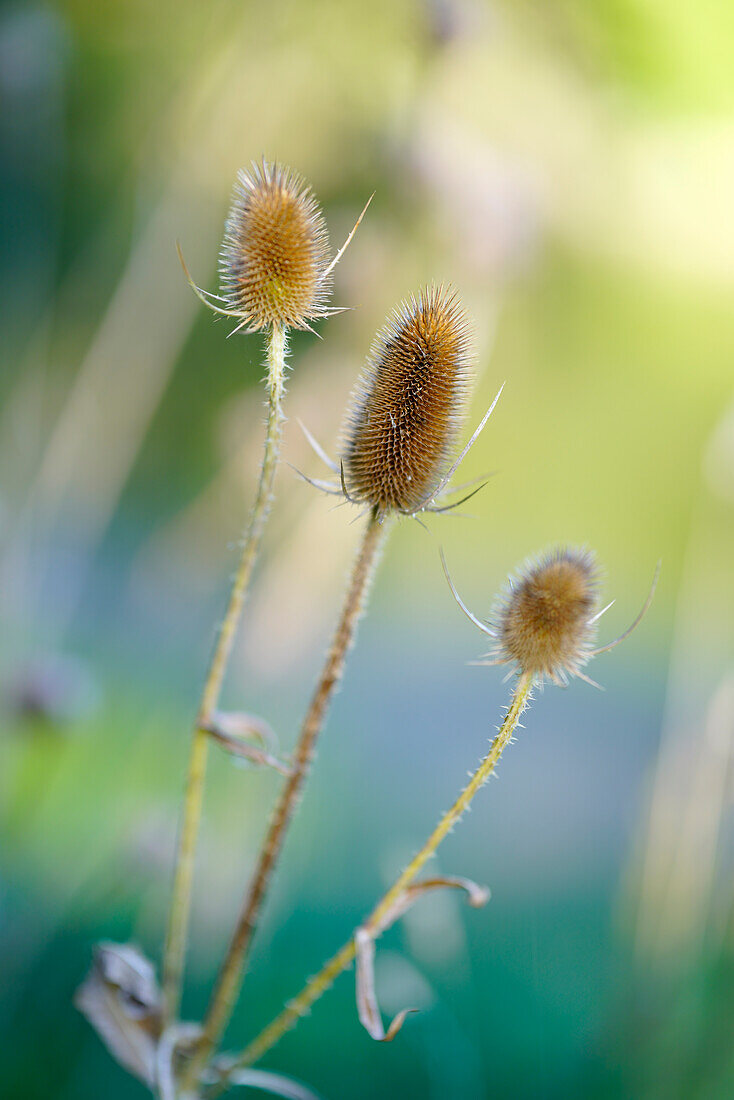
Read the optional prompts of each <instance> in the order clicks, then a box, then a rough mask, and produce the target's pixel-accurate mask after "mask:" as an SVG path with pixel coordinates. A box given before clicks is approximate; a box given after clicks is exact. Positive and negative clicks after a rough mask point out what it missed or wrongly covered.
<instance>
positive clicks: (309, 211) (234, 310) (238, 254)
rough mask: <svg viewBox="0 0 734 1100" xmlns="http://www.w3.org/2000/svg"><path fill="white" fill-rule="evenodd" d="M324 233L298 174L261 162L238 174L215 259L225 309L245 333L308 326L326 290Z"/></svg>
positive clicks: (317, 211) (318, 314) (328, 268)
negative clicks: (279, 326)
mask: <svg viewBox="0 0 734 1100" xmlns="http://www.w3.org/2000/svg"><path fill="white" fill-rule="evenodd" d="M332 267H333V265H330V262H329V238H328V234H327V230H326V224H325V222H324V218H323V215H322V213H321V210H320V208H319V206H318V203H317V202H316V199H315V198H314V195H313V193H312V192H311V189H310V188H309V187H308V185H307V184H306V183H305V182H304V181H303V179H302V178H301V177H300V176H299V175H297V174H296V173H295V172H292V171H291V170H290V169H289V168H284V167H282V166H281V165H279V164H268V163H267V162H266V161H265V160H263V161H262V162H261V163H260V164H255V163H253V165H252V167H251V168H250V169H249V171H244V170H243V171H240V173H239V175H238V178H237V184H236V186H235V193H234V199H233V202H232V207H231V210H230V214H229V218H228V220H227V226H226V230H225V237H224V243H223V245H222V252H221V257H220V284H221V291H222V296H223V298H224V301H225V303H226V307H227V310H228V311H230V312H231V315H234V316H237V317H240V318H242V321H243V324H244V325H246V326H247V328H248V329H249V330H250V331H254V330H257V329H263V328H266V327H268V326H270V325H282V326H283V327H289V328H309V327H310V326H309V321H313V320H316V319H318V318H319V317H323V316H324V315H325V313H326V312H327V309H326V303H327V301H328V298H329V293H330V290H331V269H332Z"/></svg>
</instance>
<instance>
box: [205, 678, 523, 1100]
mask: <svg viewBox="0 0 734 1100" xmlns="http://www.w3.org/2000/svg"><path fill="white" fill-rule="evenodd" d="M532 684H533V681H532V677H531V676H530V675H528V674H524V675H521V676H520V678H519V679H518V681H517V684H516V685H515V690H514V692H513V695H512V699H511V701H510V706H509V708H508V711H507V714H506V715H505V718H504V721H503V722H502V725H501V726H500V728H499V732H498V733H497V736H496V737H495V738H494V741H493V742H492V745H491V748H490V750H489V752H488V753H487V755H486V756H485V758H484V760H483V761H482V763H481V764H480V765H479V767H478V768H477V770H476V771H475V773H474V775H473V776H472V778H471V779H470V781H469V783H468V785H467V786H466V787H465V789H464V790H463V791H462V792H461V794H460V795H459V797H458V798H457V800H456V802H455V803H454V805H453V806H452V807H451V809H450V810H448V811H447V812H446V813H445V814H444V815H443V817H442V818H441V820H440V821H439V823H438V825H437V826H436V828H435V829H434V830H433V832H432V833H431V835H430V837H429V838H428V840H427V841H426V843H425V844H424V845H423V847H422V848H421V849H420V851H419V852H417V853H416V855H415V856H414V857H413V859H412V860H411V861H410V863H409V864H408V866H407V867H406V868H405V870H404V871H403V873H402V874H401V875H400V876H399V878H398V879H397V880H396V882H395V883H394V885H393V886H392V887H391V888H390V889H389V890H388V891H387V893H386V894H385V895H384V896H383V897H382V899H381V900H380V901H379V902H378V904H377V905H376V906H375V908H374V909H373V911H372V913H371V914H370V916H369V917H368V918H367V920H366V921H365V922H364V924H363V925H362V927H363V928H365V929H366V930H367V931H368V932H369V931H371V932H374V933H375V935H376V936H377V935H380V932H381V922H382V918H383V917H384V915H385V914H386V913H387V912H388V910H389V909H390V908H391V907H392V906H393V904H394V903H395V901H396V900H397V899H398V898H399V897H400V895H401V894H402V893H403V891H404V890H405V889H406V887H407V886H409V885H410V884H411V882H412V881H413V880H414V879H415V877H416V876H417V875H418V874H419V872H420V871H421V870H422V868H423V867H424V865H425V864H426V862H427V861H428V860H429V859H430V858H431V856H432V855H433V854H434V853H435V851H436V849H437V848H438V846H439V844H440V843H441V841H442V840H443V839H444V837H445V836H446V835H447V833H449V832H450V831H451V830H452V829H453V827H454V825H456V823H457V822H458V820H459V819H460V818H461V817H462V815H463V814H464V813H465V811H466V810H467V808H468V806H469V803H470V802H471V800H472V799H473V798H474V795H475V794H476V793H477V791H478V790H479V788H480V787H482V786H483V785H484V784H485V783H486V782H487V780H488V779H489V777H490V775H491V774H492V772H493V771H494V769H495V767H496V766H497V762H498V760H499V758H500V756H501V755H502V753H503V751H504V749H505V748H506V747H507V745H509V743H510V741H511V740H512V737H513V734H514V732H515V730H516V728H517V724H518V722H519V720H520V715H521V714H522V712H523V710H524V709H525V707H526V706H527V704H528V701H529V696H530V691H531V688H532ZM355 954H356V946H355V940H354V937H352V938H351V939H350V940H349V941H348V942H347V943H345V944H344V946H343V947H342V948H341V949H340V950H339V951H338V952H337V953H336V955H334V956H333V957H332V958H331V959H330V960H329V961H328V962H327V963H326V964H325V966H324V967H323V968H322V969H321V970H320V971H319V973H318V974H317V975H316V976H315V977H314V978H311V980H310V981H309V982H308V983H307V984H306V985H305V986H304V988H303V989H302V990H301V992H300V993H299V994H298V996H297V997H295V998H294V999H293V1000H292V1001H290V1002H289V1003H288V1005H287V1007H286V1008H284V1009H283V1011H282V1012H281V1013H280V1015H279V1016H276V1018H275V1019H274V1020H273V1021H272V1022H271V1023H270V1024H268V1026H267V1027H266V1028H265V1029H264V1030H263V1031H261V1032H260V1034H259V1035H258V1036H257V1038H255V1039H253V1041H252V1042H251V1043H250V1044H249V1046H248V1047H246V1048H245V1050H244V1051H243V1052H242V1053H241V1054H240V1055H239V1057H238V1058H237V1059H236V1060H235V1062H234V1064H233V1065H232V1066H231V1070H230V1072H233V1071H234V1070H235V1069H241V1068H243V1067H245V1066H250V1065H252V1064H253V1063H255V1062H258V1061H259V1060H260V1059H261V1058H262V1056H263V1055H264V1054H267V1052H268V1051H269V1050H271V1049H272V1048H273V1047H274V1046H275V1044H276V1043H277V1042H278V1041H279V1040H280V1039H281V1038H282V1037H283V1035H285V1033H286V1032H287V1031H289V1030H290V1028H292V1027H293V1026H294V1025H295V1024H296V1023H297V1022H298V1020H299V1019H300V1018H301V1016H304V1015H305V1014H306V1013H307V1012H308V1011H309V1009H310V1008H311V1006H312V1005H313V1004H314V1002H315V1001H317V1000H318V999H319V997H321V996H322V995H323V994H324V993H326V991H327V990H328V989H329V988H330V987H331V985H332V984H333V982H334V980H335V979H336V978H337V977H338V976H339V975H340V974H341V973H342V971H343V970H346V969H347V967H348V966H349V965H350V964H351V963H352V962H353V960H354V957H355ZM223 1085H224V1087H226V1077H225V1079H224V1081H223ZM219 1091H221V1089H220V1090H219Z"/></svg>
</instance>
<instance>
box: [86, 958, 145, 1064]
mask: <svg viewBox="0 0 734 1100" xmlns="http://www.w3.org/2000/svg"><path fill="white" fill-rule="evenodd" d="M74 1004H75V1005H76V1007H77V1008H78V1009H79V1011H80V1012H81V1013H82V1014H83V1015H84V1016H86V1018H87V1020H88V1021H89V1023H90V1024H91V1025H92V1027H93V1028H94V1029H95V1031H96V1032H97V1034H98V1035H99V1036H100V1038H101V1039H102V1041H103V1042H104V1043H105V1045H106V1046H107V1048H108V1050H109V1051H110V1053H111V1054H112V1055H113V1057H115V1058H116V1059H117V1061H118V1062H119V1063H120V1065H122V1066H124V1067H125V1069H127V1070H129V1072H130V1073H132V1074H133V1075H134V1076H135V1077H138V1078H140V1080H141V1081H144V1082H145V1083H146V1084H147V1085H152V1084H153V1082H154V1081H155V1075H156V1047H157V1044H158V1040H159V1038H160V1034H161V1010H162V998H161V991H160V988H159V986H158V982H157V981H156V977H155V970H154V967H153V964H152V963H151V962H150V961H149V960H148V959H146V958H145V956H144V955H143V954H142V952H141V951H139V949H138V948H137V947H134V946H133V945H132V944H126V943H100V944H98V945H97V947H96V948H95V952H94V961H93V963H92V967H91V970H90V971H89V974H88V975H87V977H86V978H85V980H84V982H83V983H82V985H81V986H80V987H79V989H78V990H77V992H76V996H75V998H74Z"/></svg>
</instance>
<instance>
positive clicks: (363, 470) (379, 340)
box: [344, 286, 469, 515]
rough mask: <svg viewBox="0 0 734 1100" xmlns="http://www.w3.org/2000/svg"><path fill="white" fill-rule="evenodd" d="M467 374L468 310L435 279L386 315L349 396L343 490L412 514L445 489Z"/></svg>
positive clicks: (380, 508)
mask: <svg viewBox="0 0 734 1100" xmlns="http://www.w3.org/2000/svg"><path fill="white" fill-rule="evenodd" d="M468 380H469V333H468V323H467V318H466V314H465V313H464V310H463V308H462V306H461V303H460V301H459V299H458V297H457V295H456V293H455V292H453V291H451V290H447V289H445V288H443V287H440V286H439V287H436V286H431V287H429V288H428V289H425V290H422V291H421V292H420V293H419V294H418V297H417V298H416V297H413V296H411V298H410V299H409V300H406V301H404V302H403V303H402V304H401V305H400V306H398V308H397V309H396V310H394V311H393V313H391V314H390V316H389V317H388V319H387V321H386V323H385V325H384V326H383V328H382V329H381V330H380V332H378V334H377V336H376V337H375V340H374V342H373V344H372V347H371V349H370V354H369V356H368V359H367V363H366V366H365V369H364V371H363V374H362V377H361V378H360V380H359V382H358V384H357V387H356V390H355V393H354V395H353V399H352V405H351V408H350V411H349V414H348V417H347V424H346V429H345V433H344V434H345V440H344V444H345V445H344V475H345V478H344V479H345V486H346V490H347V492H348V494H349V496H350V498H352V499H353V500H355V501H357V502H359V503H365V504H367V505H369V506H370V507H371V508H373V509H374V510H375V511H376V512H377V513H378V514H383V515H384V514H387V513H388V512H393V511H395V512H403V513H405V514H408V515H413V514H415V513H416V512H418V511H420V510H421V509H422V508H424V507H425V506H426V505H428V504H429V503H430V502H431V501H432V499H433V498H434V496H435V494H436V492H437V491H438V489H439V488H440V483H441V477H442V475H443V474H444V473H445V470H446V466H447V462H448V458H449V456H450V454H451V451H452V448H453V447H454V445H455V443H456V438H457V434H458V431H459V428H460V425H461V419H462V412H463V409H464V404H465V398H466V392H467V386H468Z"/></svg>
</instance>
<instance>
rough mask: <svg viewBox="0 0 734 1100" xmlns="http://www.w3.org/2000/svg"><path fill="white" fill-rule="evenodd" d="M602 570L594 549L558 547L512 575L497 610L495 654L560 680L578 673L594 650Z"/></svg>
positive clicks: (521, 667)
mask: <svg viewBox="0 0 734 1100" xmlns="http://www.w3.org/2000/svg"><path fill="white" fill-rule="evenodd" d="M598 591H599V569H598V566H597V564H596V560H595V558H594V556H593V554H591V552H590V551H588V550H584V549H566V548H564V547H557V548H554V549H553V550H551V551H550V552H548V553H546V554H543V555H542V556H541V557H539V558H536V559H531V560H530V561H528V562H526V563H525V564H524V565H523V566H522V568H521V569H520V570H519V572H518V574H517V575H516V576H515V577H512V578H510V580H509V581H508V584H507V588H506V590H505V592H504V594H503V595H502V596H501V597H500V599H499V601H498V603H497V605H496V607H495V610H494V614H493V626H494V630H495V634H496V637H497V643H496V649H495V656H497V657H498V658H500V659H501V661H502V662H503V663H504V662H507V663H512V664H514V665H516V667H517V668H518V669H519V670H520V671H521V672H527V673H530V674H531V675H532V676H533V677H537V678H538V679H542V678H543V677H545V676H548V677H550V679H551V680H553V681H554V682H555V683H566V682H567V681H568V677H569V676H574V675H578V673H579V672H580V671H581V669H582V668H583V666H584V665H585V664H586V663H587V661H588V660H589V658H590V657H591V653H592V643H593V640H594V635H595V631H596V611H597V610H598Z"/></svg>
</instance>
